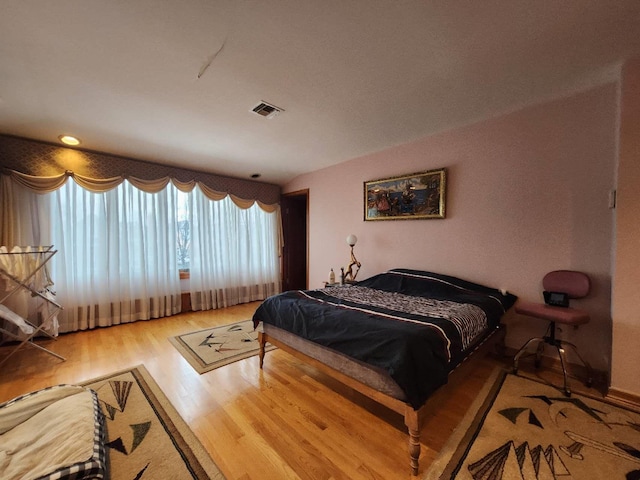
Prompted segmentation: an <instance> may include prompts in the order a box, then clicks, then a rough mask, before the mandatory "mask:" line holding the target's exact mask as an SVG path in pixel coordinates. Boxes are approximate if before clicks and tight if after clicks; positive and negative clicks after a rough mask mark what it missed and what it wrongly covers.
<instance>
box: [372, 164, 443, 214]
mask: <svg viewBox="0 0 640 480" xmlns="http://www.w3.org/2000/svg"><path fill="white" fill-rule="evenodd" d="M446 186H447V169H446V168H439V169H436V170H428V171H426V172H421V173H412V174H410V175H402V176H399V177H391V178H383V179H380V180H370V181H367V182H364V220H365V221H380V220H419V219H429V218H445V197H446Z"/></svg>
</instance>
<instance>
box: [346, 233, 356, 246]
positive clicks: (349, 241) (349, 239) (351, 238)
mask: <svg viewBox="0 0 640 480" xmlns="http://www.w3.org/2000/svg"><path fill="white" fill-rule="evenodd" d="M357 241H358V237H356V236H355V235H354V234H353V233H352V234H351V235H349V236H348V237H347V244H349V245H351V246H352V247H353V246H354V245H355V244H356V242H357Z"/></svg>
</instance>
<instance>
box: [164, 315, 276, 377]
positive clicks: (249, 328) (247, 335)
mask: <svg viewBox="0 0 640 480" xmlns="http://www.w3.org/2000/svg"><path fill="white" fill-rule="evenodd" d="M169 341H170V342H171V343H172V344H173V346H175V347H176V348H177V349H178V351H179V352H180V353H181V354H182V356H183V357H184V358H185V359H186V360H187V362H189V364H190V365H191V366H192V367H193V368H195V370H196V372H198V373H201V374H202V373H205V372H209V371H211V370H213V369H215V368H218V367H222V366H223V365H228V364H229V363H233V362H237V361H238V360H242V359H243V358H247V357H251V356H253V355H257V354H258V352H259V351H260V345H259V343H258V331H257V330H254V329H253V322H252V321H251V320H244V321H242V322H237V323H232V324H229V325H223V326H220V327H213V328H207V329H205V330H198V331H196V332H191V333H185V334H184V335H178V336H177V337H171V338H169ZM274 348H275V347H274V346H272V345H270V344H267V346H266V350H272V349H274Z"/></svg>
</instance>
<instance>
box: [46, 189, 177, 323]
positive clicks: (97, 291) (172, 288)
mask: <svg viewBox="0 0 640 480" xmlns="http://www.w3.org/2000/svg"><path fill="white" fill-rule="evenodd" d="M49 195H50V196H51V198H50V212H51V216H50V225H49V228H50V231H51V243H52V244H53V245H55V247H56V249H57V250H58V252H59V253H58V254H57V255H56V257H55V258H54V259H53V261H52V263H53V267H52V276H53V278H54V279H55V282H56V290H57V293H58V296H57V298H58V301H59V303H60V304H62V305H63V306H64V311H63V314H62V315H61V330H62V331H73V330H84V329H87V328H94V327H97V326H100V327H104V326H109V325H117V324H120V323H127V322H133V321H136V320H146V319H150V318H158V317H163V316H167V315H173V314H176V313H178V312H180V308H181V298H180V296H181V292H180V275H179V272H178V264H177V259H176V228H177V227H176V189H175V187H173V185H171V184H169V185H168V186H167V187H166V188H164V189H163V190H161V191H160V192H158V193H146V192H143V191H142V190H139V189H137V188H135V187H134V186H132V185H131V184H130V183H129V182H127V181H125V182H123V183H121V184H120V185H119V186H117V187H116V188H114V189H113V190H110V191H108V192H104V193H94V192H90V191H88V190H85V189H83V188H81V187H80V186H79V185H77V184H76V183H75V182H73V181H69V182H67V183H66V184H65V185H64V186H62V187H61V188H60V189H58V190H56V191H55V192H53V193H51V194H49Z"/></svg>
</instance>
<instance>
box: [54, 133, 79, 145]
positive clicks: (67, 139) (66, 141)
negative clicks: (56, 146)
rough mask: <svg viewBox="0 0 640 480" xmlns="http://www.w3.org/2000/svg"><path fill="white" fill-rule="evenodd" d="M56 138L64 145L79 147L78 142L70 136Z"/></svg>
mask: <svg viewBox="0 0 640 480" xmlns="http://www.w3.org/2000/svg"><path fill="white" fill-rule="evenodd" d="M58 138H59V139H60V141H61V142H62V143H64V144H65V145H73V146H75V145H80V140H79V139H77V138H76V137H72V136H71V135H60V136H59V137H58Z"/></svg>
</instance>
